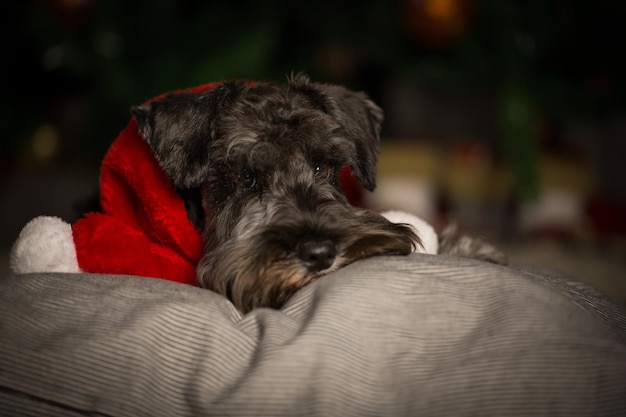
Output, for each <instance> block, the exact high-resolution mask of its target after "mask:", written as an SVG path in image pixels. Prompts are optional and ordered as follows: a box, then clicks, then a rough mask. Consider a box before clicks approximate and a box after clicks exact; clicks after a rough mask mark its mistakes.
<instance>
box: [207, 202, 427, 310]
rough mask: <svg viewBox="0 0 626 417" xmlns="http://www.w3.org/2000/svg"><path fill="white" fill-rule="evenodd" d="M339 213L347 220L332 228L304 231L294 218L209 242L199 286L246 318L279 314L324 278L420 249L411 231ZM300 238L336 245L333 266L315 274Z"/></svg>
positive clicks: (359, 213)
mask: <svg viewBox="0 0 626 417" xmlns="http://www.w3.org/2000/svg"><path fill="white" fill-rule="evenodd" d="M335 208H337V210H331V211H333V212H334V214H335V215H337V213H342V215H341V216H339V217H337V216H333V224H328V223H325V224H324V225H323V226H321V225H318V226H317V227H316V226H315V225H312V224H311V223H310V221H307V222H303V223H305V225H304V226H303V225H302V223H300V224H298V223H297V222H294V220H293V212H292V213H291V216H290V218H291V221H290V222H289V224H275V223H272V222H270V223H268V224H267V225H264V226H262V227H257V228H255V229H254V231H250V229H249V225H247V226H248V228H246V227H241V228H240V230H246V232H245V233H234V234H233V235H232V236H231V237H230V238H229V239H227V240H226V241H225V242H223V243H221V244H219V243H218V242H216V241H215V240H214V239H213V240H210V239H209V240H208V241H207V242H208V246H210V249H208V248H207V250H206V251H205V253H206V254H205V256H204V257H203V259H202V260H201V261H200V263H199V265H198V268H197V276H198V283H199V284H200V286H202V287H205V288H208V289H211V290H213V291H216V292H218V293H220V294H223V295H225V296H227V297H228V298H229V299H230V300H231V301H232V302H233V304H234V305H235V307H237V308H238V309H239V310H240V311H242V312H244V313H246V312H248V311H250V310H252V309H254V308H257V307H271V308H280V307H281V306H282V305H283V304H284V303H285V302H286V301H287V300H288V299H289V297H291V296H292V295H293V294H294V293H295V292H296V291H298V290H299V289H301V288H302V287H304V286H305V285H307V284H309V283H310V282H311V281H313V280H315V279H316V278H318V277H320V276H323V275H326V274H328V273H330V272H333V271H335V270H337V269H339V268H342V267H344V266H346V265H348V264H350V263H352V262H355V261H357V260H360V259H364V258H368V257H372V256H379V255H407V254H409V253H411V252H412V251H413V249H414V248H415V246H416V245H420V244H421V243H420V240H419V238H418V236H417V235H416V234H415V233H414V232H413V230H412V229H411V227H410V226H407V225H402V224H394V223H391V222H389V221H388V220H386V219H385V218H383V217H382V216H380V215H378V214H376V213H373V212H369V211H366V210H359V209H353V208H350V209H346V208H345V207H344V206H343V205H341V204H337V206H336V207H335ZM244 218H245V217H244ZM326 219H328V217H326ZM308 220H310V219H308ZM242 222H244V223H245V220H243V221H242ZM240 223H241V222H240ZM235 229H237V227H236V228H235ZM299 236H309V237H310V236H314V237H316V238H323V239H327V240H330V241H332V242H333V243H334V244H335V245H336V248H337V254H336V256H334V259H333V261H332V263H330V265H329V266H327V267H325V268H323V269H320V270H314V271H311V270H310V268H309V267H308V266H307V265H306V264H305V263H304V262H303V261H302V260H301V259H300V258H299V256H298V247H299V245H300V242H299Z"/></svg>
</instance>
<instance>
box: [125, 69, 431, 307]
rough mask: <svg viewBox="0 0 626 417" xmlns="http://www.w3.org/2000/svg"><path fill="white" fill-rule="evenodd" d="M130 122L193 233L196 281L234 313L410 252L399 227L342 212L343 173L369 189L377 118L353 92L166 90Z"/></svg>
mask: <svg viewBox="0 0 626 417" xmlns="http://www.w3.org/2000/svg"><path fill="white" fill-rule="evenodd" d="M132 114H133V115H134V117H135V119H136V121H137V123H138V125H139V128H140V131H141V133H142V135H143V137H144V138H145V139H146V140H147V141H148V143H149V144H150V146H151V147H152V149H153V150H154V152H155V154H156V157H157V160H158V161H159V163H160V165H161V166H162V168H163V169H164V170H165V172H166V173H167V174H168V176H169V177H170V178H171V180H172V182H173V184H174V186H175V187H177V189H179V190H180V193H181V195H182V196H183V198H184V199H185V201H186V204H187V209H188V213H189V216H190V218H191V219H192V221H194V222H195V224H196V225H197V226H198V228H199V229H200V230H201V234H202V237H203V239H204V244H205V248H204V256H203V258H202V260H201V261H200V263H199V265H198V267H197V280H198V283H199V284H200V285H201V286H203V287H206V288H209V289H211V290H214V291H216V292H218V293H221V294H224V295H226V296H227V297H228V298H229V299H231V300H232V302H233V303H234V304H235V306H236V307H237V308H239V309H240V310H241V311H243V312H247V311H249V310H251V309H253V308H255V307H260V306H269V307H280V306H281V305H282V304H283V303H284V302H285V301H286V300H287V299H288V298H289V296H290V295H292V294H293V293H294V292H295V291H297V290H298V289H299V288H302V287H303V286H304V285H306V284H308V283H309V282H311V281H312V280H314V279H315V278H317V277H319V276H321V275H324V274H327V273H329V272H331V271H334V270H336V269H338V268H341V267H343V266H345V265H347V264H349V263H351V262H354V261H356V260H359V259H363V258H367V257H371V256H376V255H406V254H409V253H411V252H412V251H413V249H414V248H415V247H416V246H417V245H420V239H419V237H418V236H417V235H416V234H415V233H414V231H413V230H412V228H411V227H409V226H407V225H403V224H395V223H391V222H389V221H388V220H387V219H385V218H384V217H382V216H380V215H379V214H377V213H374V212H372V211H368V210H364V209H359V208H355V207H353V206H351V205H350V204H349V203H348V201H347V200H346V197H345V196H344V194H343V192H342V189H341V187H340V185H339V180H338V172H339V171H340V170H341V169H342V168H344V167H346V166H349V167H351V169H352V172H353V174H354V176H355V177H356V179H357V180H358V181H359V182H360V183H361V184H362V185H363V186H364V187H365V188H366V189H367V190H370V191H371V190H373V189H374V188H375V185H376V166H377V160H378V145H379V132H380V126H381V123H382V120H383V112H382V110H381V109H380V108H379V107H378V106H376V105H375V104H374V103H373V102H372V101H371V100H370V99H369V98H368V97H367V96H366V95H365V94H363V93H356V92H352V91H349V90H347V89H345V88H343V87H340V86H334V85H327V84H318V83H312V82H310V81H309V79H308V78H307V77H306V76H304V75H297V76H294V77H291V78H290V79H289V81H288V83H287V84H286V85H279V84H274V83H269V82H259V83H256V84H250V83H247V82H226V83H224V84H221V85H219V86H217V87H215V88H213V89H211V90H207V91H203V92H198V93H179V94H172V95H169V96H166V97H164V98H163V99H162V100H159V101H156V102H153V103H152V104H149V105H145V106H139V107H134V108H133V109H132Z"/></svg>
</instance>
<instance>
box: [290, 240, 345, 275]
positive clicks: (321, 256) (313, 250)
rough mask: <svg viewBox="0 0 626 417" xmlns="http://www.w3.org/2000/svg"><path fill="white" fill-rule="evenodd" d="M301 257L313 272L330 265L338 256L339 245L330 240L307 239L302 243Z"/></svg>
mask: <svg viewBox="0 0 626 417" xmlns="http://www.w3.org/2000/svg"><path fill="white" fill-rule="evenodd" d="M299 254H300V259H301V260H302V261H303V262H304V263H305V264H306V266H307V268H308V269H309V271H311V272H316V271H321V270H323V269H326V268H328V267H330V266H331V265H332V264H333V262H334V261H335V257H336V256H337V247H336V246H335V244H334V243H333V242H331V241H330V240H307V241H305V242H303V243H302V244H301V245H300V253H299Z"/></svg>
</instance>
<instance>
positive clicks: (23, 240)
mask: <svg viewBox="0 0 626 417" xmlns="http://www.w3.org/2000/svg"><path fill="white" fill-rule="evenodd" d="M9 263H10V265H11V270H12V271H13V272H15V273H17V274H27V273H32V272H81V270H80V268H79V266H78V260H77V259H76V247H75V246H74V238H73V237H72V226H71V225H69V224H68V223H66V222H64V221H63V220H61V219H59V218H58V217H50V216H40V217H35V218H34V219H32V220H31V221H30V222H28V223H27V224H26V226H24V228H23V229H22V231H21V232H20V235H19V237H18V238H17V240H16V241H15V243H14V244H13V248H11V255H10V260H9Z"/></svg>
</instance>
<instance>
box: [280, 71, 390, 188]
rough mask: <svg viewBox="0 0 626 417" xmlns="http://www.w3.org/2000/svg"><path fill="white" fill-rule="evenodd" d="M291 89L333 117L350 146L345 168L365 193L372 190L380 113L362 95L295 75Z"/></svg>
mask: <svg viewBox="0 0 626 417" xmlns="http://www.w3.org/2000/svg"><path fill="white" fill-rule="evenodd" d="M290 83H291V84H292V86H293V87H294V88H296V89H298V90H299V91H301V92H303V93H305V94H307V95H308V96H309V97H310V99H311V102H312V103H313V105H314V106H315V107H317V108H319V109H320V110H322V111H324V112H326V113H328V114H329V115H331V116H333V117H334V118H335V119H336V120H337V121H338V122H339V124H340V125H341V126H342V129H343V131H344V134H345V136H346V138H347V139H349V140H350V141H352V142H353V143H354V149H355V151H354V154H353V155H351V157H350V161H349V165H350V167H351V168H352V172H353V173H354V175H355V176H356V178H357V179H358V180H359V182H360V183H361V184H362V185H363V186H364V187H365V189H367V190H369V191H373V190H374V188H376V167H377V165H378V151H379V143H380V128H381V125H382V122H383V111H382V109H381V108H380V107H378V106H377V105H376V104H375V103H374V102H373V101H372V100H370V98H369V97H368V96H367V95H366V94H365V93H362V92H354V91H350V90H348V89H346V88H344V87H341V86H338V85H331V84H318V83H311V82H309V79H308V78H307V77H306V76H305V75H303V74H298V75H295V76H293V77H292V78H291V79H290Z"/></svg>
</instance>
